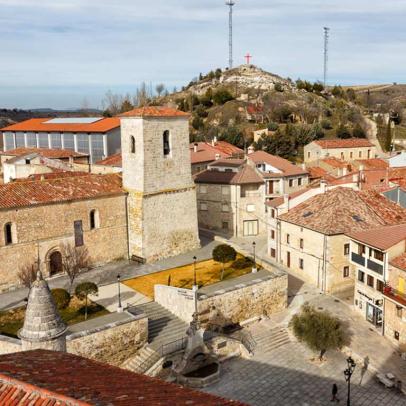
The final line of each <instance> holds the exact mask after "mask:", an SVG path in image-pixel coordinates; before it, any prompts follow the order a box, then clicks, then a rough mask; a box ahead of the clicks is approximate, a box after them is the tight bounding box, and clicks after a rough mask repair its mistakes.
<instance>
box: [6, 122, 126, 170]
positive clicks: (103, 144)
mask: <svg viewBox="0 0 406 406" xmlns="http://www.w3.org/2000/svg"><path fill="white" fill-rule="evenodd" d="M0 136H2V139H3V148H4V151H8V150H13V149H15V148H49V149H69V150H73V151H76V152H82V153H84V154H89V155H90V161H91V162H92V163H93V162H96V161H99V160H100V159H103V158H105V157H107V156H109V155H112V154H115V153H116V152H119V151H120V119H119V118H117V117H111V118H105V117H66V118H51V119H50V118H32V119H30V120H26V121H23V122H21V123H16V124H12V125H10V126H7V127H5V128H2V129H0Z"/></svg>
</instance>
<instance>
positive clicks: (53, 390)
mask: <svg viewBox="0 0 406 406" xmlns="http://www.w3.org/2000/svg"><path fill="white" fill-rule="evenodd" d="M1 379H4V380H5V381H7V380H9V381H10V380H14V382H12V383H11V385H12V386H14V387H15V388H16V390H17V389H18V385H19V384H20V386H21V385H25V386H24V390H25V392H26V393H31V394H33V396H38V394H39V395H40V396H43V395H44V394H46V395H48V396H52V395H54V396H63V397H65V399H67V400H69V399H75V403H59V404H61V405H65V404H66V405H67V404H70V405H100V406H108V405H114V406H187V405H189V406H243V403H241V402H237V401H233V400H228V399H224V398H221V397H219V396H215V395H211V394H208V393H203V392H198V391H195V390H192V389H189V388H185V387H182V386H180V385H176V384H173V383H168V382H165V381H162V380H160V379H156V378H151V377H149V376H146V375H140V374H136V373H134V372H131V371H128V370H125V369H121V368H117V367H114V366H111V365H107V364H102V363H100V362H97V361H93V360H90V359H87V358H82V357H79V356H77V355H73V354H68V353H64V352H56V351H45V350H34V351H25V352H18V353H13V354H7V355H2V356H0V383H1ZM8 390H10V388H7V391H8ZM0 396H1V387H0ZM34 399H35V398H34ZM51 402H52V401H51ZM1 404H2V405H6V404H7V405H8V404H10V405H11V404H12V405H18V406H20V405H25V404H27V405H28V403H25V404H24V403H3V402H2V403H1ZM34 404H35V405H37V404H38V405H41V404H42V405H45V404H47V403H34ZM50 404H51V405H56V404H58V403H50ZM30 405H31V403H30ZM47 405H48V404H47Z"/></svg>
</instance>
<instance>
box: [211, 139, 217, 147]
mask: <svg viewBox="0 0 406 406" xmlns="http://www.w3.org/2000/svg"><path fill="white" fill-rule="evenodd" d="M216 144H217V137H214V138H213V139H212V140H211V145H212V146H213V147H215V146H216Z"/></svg>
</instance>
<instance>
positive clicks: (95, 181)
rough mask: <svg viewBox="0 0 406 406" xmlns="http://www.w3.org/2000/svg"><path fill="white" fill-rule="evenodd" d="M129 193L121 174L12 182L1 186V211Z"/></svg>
mask: <svg viewBox="0 0 406 406" xmlns="http://www.w3.org/2000/svg"><path fill="white" fill-rule="evenodd" d="M120 193H122V194H123V193H125V192H124V190H123V188H122V180H121V177H120V176H119V175H117V174H109V175H91V174H85V175H83V176H73V177H67V178H60V177H59V178H57V179H46V180H33V181H26V182H11V183H6V184H4V185H0V209H11V208H14V207H25V206H33V205H39V204H49V203H59V202H67V201H75V200H83V199H93V198H95V197H101V196H109V195H116V194H120Z"/></svg>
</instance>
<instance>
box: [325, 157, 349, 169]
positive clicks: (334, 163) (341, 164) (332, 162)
mask: <svg viewBox="0 0 406 406" xmlns="http://www.w3.org/2000/svg"><path fill="white" fill-rule="evenodd" d="M321 161H322V162H324V163H325V164H327V165H329V166H331V167H333V168H348V165H349V164H348V162H345V161H343V160H342V159H338V158H336V157H334V156H331V157H328V158H324V159H322V160H321Z"/></svg>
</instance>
